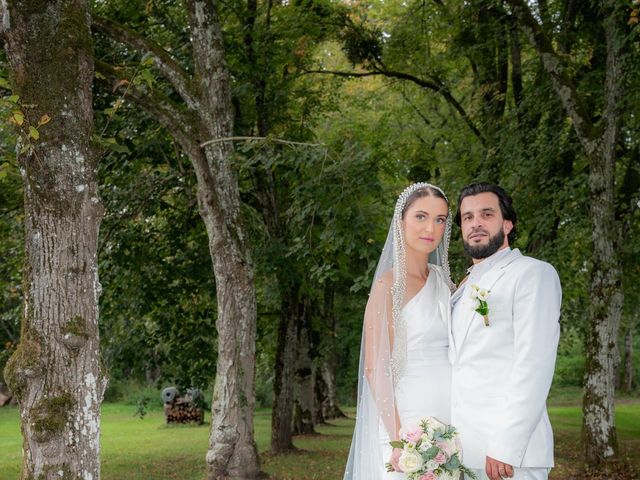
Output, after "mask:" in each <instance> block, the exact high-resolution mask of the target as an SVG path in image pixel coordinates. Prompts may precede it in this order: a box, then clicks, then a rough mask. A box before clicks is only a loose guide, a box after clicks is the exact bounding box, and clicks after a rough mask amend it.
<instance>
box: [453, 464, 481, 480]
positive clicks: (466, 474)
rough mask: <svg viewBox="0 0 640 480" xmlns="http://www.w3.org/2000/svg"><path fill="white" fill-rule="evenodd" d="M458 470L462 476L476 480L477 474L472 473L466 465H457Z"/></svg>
mask: <svg viewBox="0 0 640 480" xmlns="http://www.w3.org/2000/svg"><path fill="white" fill-rule="evenodd" d="M458 468H459V470H460V471H461V472H462V473H464V478H465V479H466V478H469V479H471V480H477V478H478V477H477V476H476V474H475V473H473V472H472V471H471V470H470V469H468V468H467V467H465V466H464V465H460V467H458Z"/></svg>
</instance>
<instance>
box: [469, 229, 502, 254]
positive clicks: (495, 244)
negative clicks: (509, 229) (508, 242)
mask: <svg viewBox="0 0 640 480" xmlns="http://www.w3.org/2000/svg"><path fill="white" fill-rule="evenodd" d="M503 244H504V231H502V229H500V231H499V232H498V233H496V234H495V235H494V236H493V237H489V243H487V244H486V245H471V244H469V243H467V242H466V241H465V240H463V241H462V245H463V246H464V251H465V252H467V255H469V256H470V257H471V258H475V259H476V260H481V259H483V258H487V257H490V256H491V255H493V254H494V253H496V252H497V251H498V250H499V249H500V247H501V246H502V245H503Z"/></svg>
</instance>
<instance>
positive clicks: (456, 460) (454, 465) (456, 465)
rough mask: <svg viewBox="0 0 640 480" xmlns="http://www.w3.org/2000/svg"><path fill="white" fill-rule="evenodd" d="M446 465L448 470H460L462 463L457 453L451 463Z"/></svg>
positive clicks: (452, 457) (450, 460)
mask: <svg viewBox="0 0 640 480" xmlns="http://www.w3.org/2000/svg"><path fill="white" fill-rule="evenodd" d="M446 465H447V468H450V469H451V470H454V469H456V468H460V466H461V465H462V464H461V463H460V458H458V454H457V453H455V454H453V455H452V456H451V458H450V459H449V461H448V462H447V463H446Z"/></svg>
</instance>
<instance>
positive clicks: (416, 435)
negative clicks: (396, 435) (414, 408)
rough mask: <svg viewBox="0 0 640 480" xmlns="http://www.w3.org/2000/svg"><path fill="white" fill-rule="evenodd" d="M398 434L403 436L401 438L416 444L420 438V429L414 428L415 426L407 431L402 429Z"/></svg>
mask: <svg viewBox="0 0 640 480" xmlns="http://www.w3.org/2000/svg"><path fill="white" fill-rule="evenodd" d="M400 434H401V435H404V437H403V438H404V439H405V440H408V441H410V442H413V443H418V440H420V438H422V429H420V428H419V427H416V426H415V425H412V426H411V427H409V428H407V429H403V430H402V432H401V433H400Z"/></svg>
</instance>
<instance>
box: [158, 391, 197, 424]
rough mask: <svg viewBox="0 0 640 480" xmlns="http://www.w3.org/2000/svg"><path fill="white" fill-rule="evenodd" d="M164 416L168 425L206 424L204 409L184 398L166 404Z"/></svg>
mask: <svg viewBox="0 0 640 480" xmlns="http://www.w3.org/2000/svg"><path fill="white" fill-rule="evenodd" d="M164 416H165V418H166V420H167V423H191V422H193V423H197V424H198V425H202V424H203V423H204V409H203V408H202V407H198V406H197V405H195V404H194V403H193V402H192V401H190V400H187V399H186V398H182V397H177V398H175V399H174V400H173V401H171V402H170V403H165V404H164Z"/></svg>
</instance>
